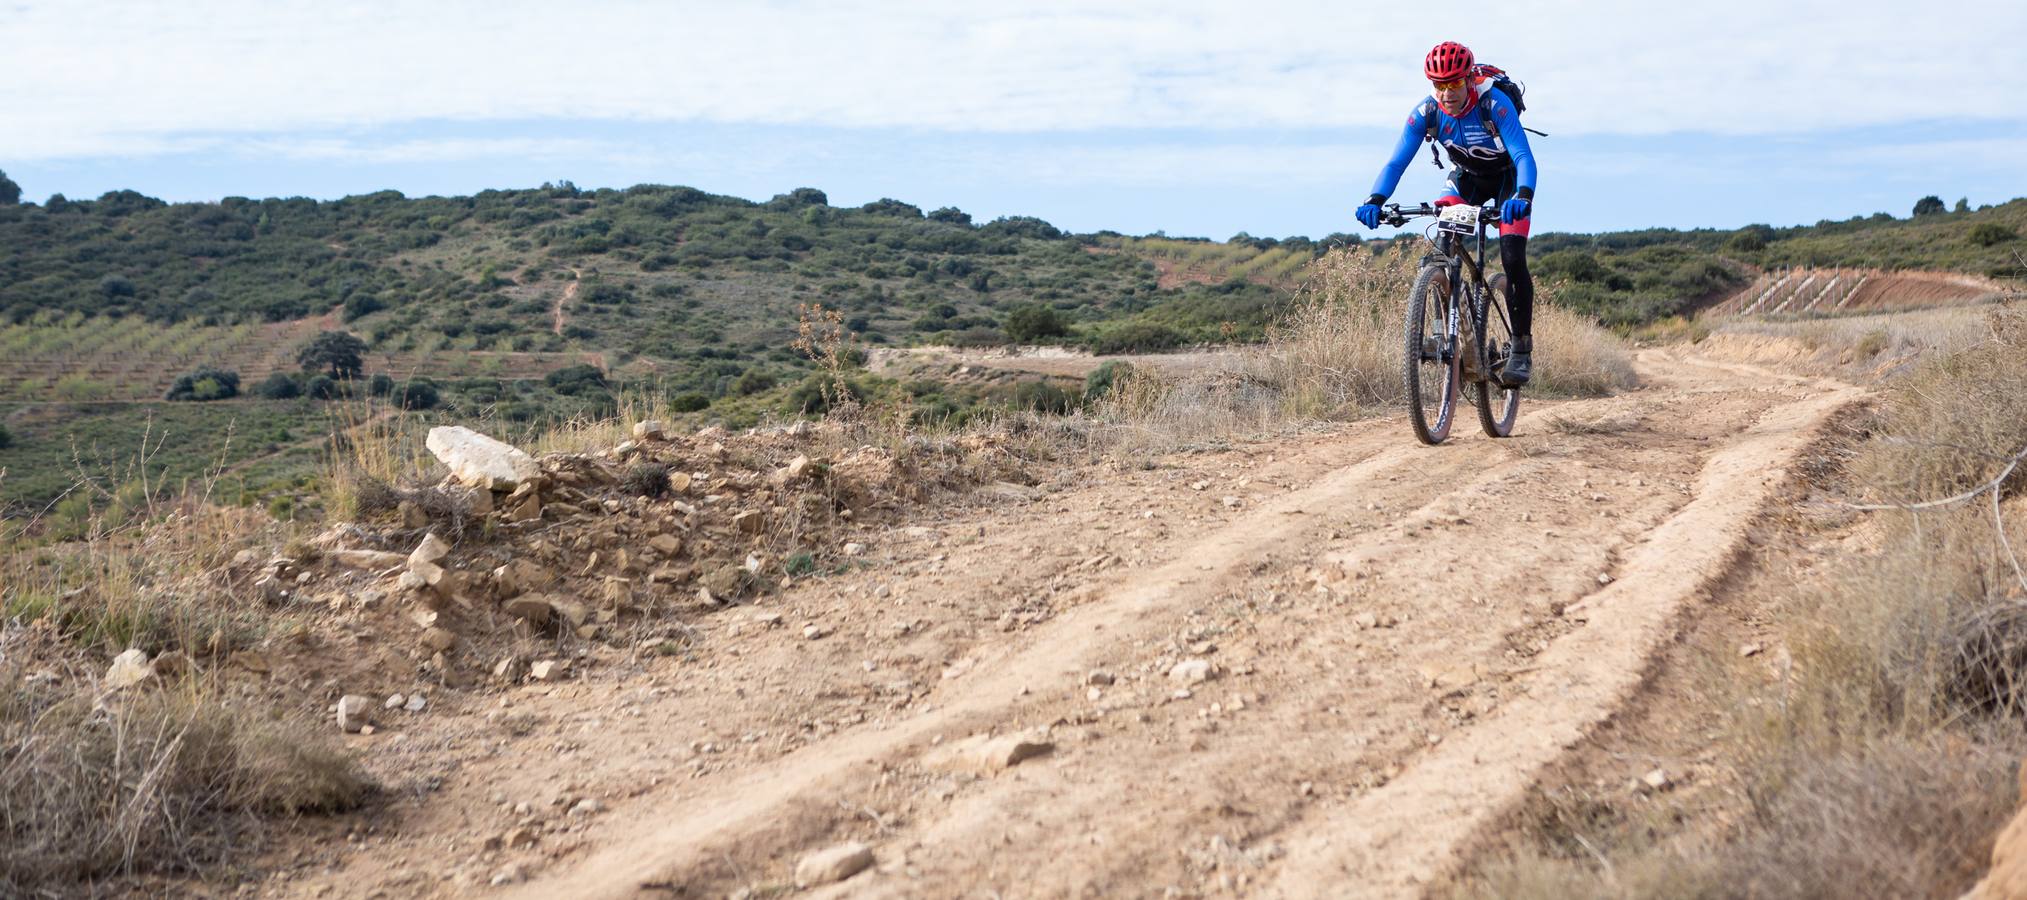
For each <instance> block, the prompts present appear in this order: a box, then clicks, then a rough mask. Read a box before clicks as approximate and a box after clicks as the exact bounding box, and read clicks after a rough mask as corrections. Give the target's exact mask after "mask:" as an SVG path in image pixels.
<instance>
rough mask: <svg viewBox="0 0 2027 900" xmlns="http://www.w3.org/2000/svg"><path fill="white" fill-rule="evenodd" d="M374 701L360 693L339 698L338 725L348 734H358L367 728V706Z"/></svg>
mask: <svg viewBox="0 0 2027 900" xmlns="http://www.w3.org/2000/svg"><path fill="white" fill-rule="evenodd" d="M372 705H373V701H371V700H368V699H366V698H365V697H361V696H359V695H358V694H346V695H345V696H343V697H340V698H338V727H339V728H342V729H344V730H345V733H346V734H358V733H359V732H360V731H362V730H363V729H365V728H366V714H367V708H368V707H370V706H372Z"/></svg>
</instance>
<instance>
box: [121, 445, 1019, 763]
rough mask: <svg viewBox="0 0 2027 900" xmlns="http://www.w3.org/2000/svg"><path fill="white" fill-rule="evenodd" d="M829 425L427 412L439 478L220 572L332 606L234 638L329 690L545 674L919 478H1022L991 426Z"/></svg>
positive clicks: (858, 540) (681, 629)
mask: <svg viewBox="0 0 2027 900" xmlns="http://www.w3.org/2000/svg"><path fill="white" fill-rule="evenodd" d="M841 440H842V434H841V432H839V431H838V430H837V429H835V428H831V427H826V426H810V425H807V424H803V425H797V426H792V427H789V428H782V429H774V430H771V431H764V432H751V433H747V434H740V435H730V434H727V433H725V432H724V431H722V430H720V429H716V428H710V429H705V430H704V431H701V432H699V433H697V434H695V435H691V436H675V435H671V434H669V433H667V431H666V430H665V428H664V427H663V426H662V425H661V424H660V423H657V422H642V423H640V424H638V425H637V426H635V428H634V439H632V440H628V441H625V442H622V443H620V444H619V445H617V446H615V447H612V448H610V449H607V450H603V451H600V452H596V453H587V454H547V455H543V456H539V457H536V456H530V455H529V454H527V453H524V452H523V451H521V450H519V449H517V448H514V447H512V446H509V445H507V444H504V443H502V442H499V441H496V440H493V439H492V438H489V437H486V436H485V435H482V434H479V433H477V432H473V431H470V430H468V429H464V428H458V427H440V428H436V429H433V430H432V431H431V433H430V436H429V441H428V445H429V447H430V449H431V451H432V452H434V453H435V454H436V456H437V458H438V459H439V460H440V461H441V462H442V463H443V464H444V466H445V468H446V469H447V470H448V471H449V475H448V476H447V477H446V478H444V479H443V481H442V482H441V483H439V484H435V485H431V486H420V487H406V488H402V487H394V486H386V485H369V486H368V487H366V488H365V489H364V490H362V496H361V507H362V509H365V510H369V511H371V514H370V515H369V516H368V517H367V519H366V520H365V521H362V522H357V523H346V524H341V525H337V526H334V527H332V528H330V529H328V530H326V531H325V532H324V533H322V534H320V535H318V536H317V537H316V538H315V539H314V540H312V541H310V542H308V544H307V546H304V545H301V544H299V545H298V546H297V547H296V548H295V550H296V552H295V553H294V554H293V555H288V554H285V555H279V556H274V557H268V558H264V557H262V556H261V555H259V554H254V553H252V552H251V551H247V552H243V553H241V554H240V558H239V559H237V560H235V563H234V565H233V566H232V567H231V568H230V570H229V571H228V572H226V573H222V574H223V577H224V578H226V579H228V580H229V581H232V582H234V583H235V584H236V585H237V586H239V587H240V588H241V589H242V590H244V591H245V592H247V593H251V594H254V595H256V596H258V597H260V598H261V599H262V600H263V601H265V602H266V603H267V604H269V605H271V606H276V607H296V608H302V607H305V606H307V607H308V608H311V609H323V610H328V614H327V615H324V616H323V617H322V620H321V622H320V627H318V628H316V629H314V630H316V631H319V632H323V634H322V635H321V636H320V637H321V639H318V637H303V638H302V639H301V640H299V641H298V642H297V643H298V644H299V646H296V647H294V648H287V647H275V646H263V647H262V648H261V649H260V650H259V651H256V652H252V653H247V654H241V658H242V659H243V661H245V662H246V663H247V664H248V666H249V667H251V668H254V669H256V670H263V669H270V668H271V669H274V670H275V674H276V675H277V677H281V678H282V679H283V680H287V681H294V682H298V683H301V684H302V685H303V686H305V687H309V688H311V689H312V690H313V691H314V690H315V686H316V685H318V684H319V683H321V684H322V685H323V686H324V688H325V690H327V691H330V692H331V693H332V694H334V695H335V694H340V693H342V694H353V693H354V692H357V691H360V690H367V689H370V686H372V685H378V684H405V683H415V682H435V683H440V684H443V685H446V686H451V687H468V686H473V685H476V684H480V683H483V682H485V681H488V680H490V681H493V682H496V683H502V684H505V683H513V682H517V681H521V680H527V679H537V680H553V679H559V678H563V677H567V676H568V674H569V673H570V671H571V670H572V668H573V667H574V666H576V665H579V664H581V661H582V660H585V659H586V658H587V657H590V656H592V655H594V654H593V652H592V651H594V650H595V649H597V648H601V647H602V648H618V649H620V650H622V651H625V652H661V653H683V652H687V651H688V648H689V644H690V643H691V641H692V639H693V637H694V630H693V628H692V627H691V626H690V625H689V624H686V623H688V622H690V621H693V620H694V619H696V618H697V617H700V616H707V615H709V614H711V613H712V612H713V611H716V610H719V609H722V608H725V607H727V606H731V605H737V604H742V603H748V602H752V601H753V600H755V599H757V598H759V597H761V596H764V595H765V594H767V593H768V592H770V591H772V590H775V589H776V588H778V587H779V586H780V585H781V584H782V583H783V582H784V581H786V580H789V579H794V578H798V577H803V576H809V575H815V574H819V573H822V572H825V571H835V570H837V569H838V568H839V567H842V566H847V565H850V564H851V561H852V560H853V559H854V558H855V557H857V556H859V555H860V554H862V553H863V552H864V551H865V548H866V547H865V543H864V542H865V541H868V540H871V538H870V537H864V536H862V533H863V534H864V535H869V534H872V533H874V531H875V530H876V529H874V528H872V527H871V526H873V525H874V524H876V523H878V522H880V521H881V520H883V519H886V518H889V517H891V516H892V515H894V514H895V513H896V511H898V510H901V509H903V508H905V507H906V506H908V505H909V504H911V503H913V502H916V501H919V500H921V499H923V498H924V497H925V496H926V495H927V494H930V493H932V492H935V491H939V490H945V489H950V488H955V487H959V486H964V485H972V484H979V483H983V482H990V481H1004V480H1023V479H1022V476H1021V474H1020V472H1019V471H1018V470H1017V469H1015V468H1013V467H1012V466H1011V464H1010V463H1009V460H1010V459H1011V457H1010V456H1009V455H1008V454H1006V453H1003V452H996V448H995V447H994V446H993V445H992V442H991V441H990V440H989V439H986V438H980V437H967V438H963V439H959V440H954V441H946V442H937V441H927V440H921V439H910V440H908V441H906V442H904V443H903V445H902V446H900V447H899V448H897V449H891V450H890V449H886V448H878V447H871V446H860V447H856V448H851V449H845V450H842V451H840V449H839V445H840V443H841ZM332 632H335V633H332ZM269 643H270V644H272V643H273V642H269ZM316 644H322V645H323V646H324V647H326V648H329V649H335V650H338V651H340V652H338V653H319V652H316V648H315V647H314V646H313V645H316ZM283 657H287V658H283ZM140 662H144V661H136V660H129V661H128V663H127V664H128V665H129V666H132V665H135V664H138V663H140ZM281 670H287V672H288V674H287V675H286V676H283V675H281ZM341 699H343V701H344V702H340V703H339V704H338V707H337V712H338V713H339V716H338V718H339V721H340V725H341V726H343V727H344V728H345V729H346V730H348V731H359V730H364V729H370V728H371V724H370V715H369V714H368V713H367V711H368V710H371V709H376V708H378V707H379V706H380V705H381V703H380V701H379V700H378V699H377V695H376V698H375V699H372V700H371V701H370V702H369V699H368V698H367V697H366V696H364V695H358V696H350V697H345V698H341ZM347 703H350V704H351V706H350V707H348V706H347V705H346V704H347Z"/></svg>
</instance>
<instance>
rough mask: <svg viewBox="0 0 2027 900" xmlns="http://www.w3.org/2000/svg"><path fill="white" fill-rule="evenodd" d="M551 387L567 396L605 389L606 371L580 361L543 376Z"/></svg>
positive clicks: (544, 380)
mask: <svg viewBox="0 0 2027 900" xmlns="http://www.w3.org/2000/svg"><path fill="white" fill-rule="evenodd" d="M542 380H543V382H544V383H546V384H548V385H549V389H550V390H553V391H555V392H556V393H559V394H563V395H566V396H572V397H574V396H577V395H579V394H585V393H591V392H596V391H603V390H605V389H606V387H607V386H608V384H607V382H606V380H605V373H604V372H601V371H599V369H598V367H597V366H594V365H591V364H589V363H578V364H577V365H574V366H567V367H564V368H561V369H557V370H556V371H554V372H550V373H549V374H548V375H546V376H544V377H543V379H542Z"/></svg>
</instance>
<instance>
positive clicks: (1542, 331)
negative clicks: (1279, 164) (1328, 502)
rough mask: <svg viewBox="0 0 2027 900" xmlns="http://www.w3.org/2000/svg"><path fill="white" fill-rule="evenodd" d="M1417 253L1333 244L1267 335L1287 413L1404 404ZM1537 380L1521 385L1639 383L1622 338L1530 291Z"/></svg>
mask: <svg viewBox="0 0 2027 900" xmlns="http://www.w3.org/2000/svg"><path fill="white" fill-rule="evenodd" d="M1415 275H1416V266H1415V260H1412V259H1410V258H1408V257H1407V256H1406V255H1404V254H1398V253H1394V254H1387V255H1385V256H1373V255H1372V254H1370V253H1365V252H1361V251H1358V250H1339V251H1335V252H1332V253H1330V254H1328V255H1326V256H1324V257H1322V258H1321V259H1319V260H1317V261H1316V262H1315V263H1314V264H1313V265H1312V266H1311V267H1310V271H1309V278H1308V279H1307V280H1306V281H1305V282H1304V283H1303V287H1302V289H1301V290H1300V291H1299V292H1298V293H1297V295H1296V300H1295V305H1294V310H1293V311H1292V312H1291V313H1290V315H1289V317H1288V319H1287V321H1286V322H1285V323H1283V324H1282V326H1281V327H1279V328H1277V329H1275V330H1274V331H1273V332H1272V333H1271V334H1270V338H1269V345H1268V356H1269V357H1270V358H1271V359H1272V360H1273V362H1274V366H1273V372H1274V375H1275V377H1276V380H1277V381H1279V382H1280V383H1281V384H1282V385H1283V387H1284V389H1285V391H1286V395H1287V402H1288V404H1289V407H1290V408H1289V412H1290V413H1292V414H1294V415H1298V416H1311V417H1318V418H1338V417H1343V416H1346V415H1352V414H1356V413H1357V412H1359V411H1363V410H1369V409H1371V408H1373V407H1386V406H1395V405H1398V404H1399V403H1401V402H1402V401H1403V399H1404V398H1405V396H1406V395H1405V393H1404V391H1403V388H1402V385H1401V362H1402V355H1403V353H1404V349H1403V348H1404V344H1405V338H1404V334H1403V329H1404V328H1405V327H1406V322H1405V312H1404V311H1405V310H1406V308H1407V300H1408V290H1409V289H1410V287H1412V285H1413V284H1414V280H1415ZM1534 353H1535V364H1534V371H1535V374H1534V380H1533V381H1532V382H1531V383H1530V384H1529V385H1528V389H1527V390H1528V392H1529V393H1530V394H1534V395H1536V396H1548V397H1596V396H1602V395H1605V394H1610V393H1613V392H1615V391H1621V390H1629V389H1631V388H1633V387H1635V386H1637V385H1638V378H1637V377H1636V376H1635V375H1634V372H1633V360H1632V354H1631V351H1630V349H1629V348H1628V346H1627V344H1626V342H1625V341H1624V340H1623V339H1621V338H1620V337H1618V336H1617V335H1614V334H1612V333H1611V332H1609V331H1606V330H1605V329H1603V328H1601V327H1599V326H1598V324H1597V323H1595V322H1593V321H1591V320H1589V319H1586V318H1584V317H1583V316H1581V315H1578V314H1576V313H1574V312H1571V311H1569V310H1567V309H1564V308H1562V307H1560V306H1557V305H1556V304H1555V295H1554V290H1553V288H1551V287H1547V286H1542V287H1539V288H1538V289H1537V292H1536V297H1535V309H1534Z"/></svg>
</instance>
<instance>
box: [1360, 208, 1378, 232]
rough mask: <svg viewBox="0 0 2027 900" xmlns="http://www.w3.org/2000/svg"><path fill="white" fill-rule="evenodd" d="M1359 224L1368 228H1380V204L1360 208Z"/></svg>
mask: <svg viewBox="0 0 2027 900" xmlns="http://www.w3.org/2000/svg"><path fill="white" fill-rule="evenodd" d="M1357 215H1358V223H1359V224H1360V225H1364V226H1365V227H1367V228H1378V227H1379V204H1377V203H1368V204H1366V205H1364V206H1361V207H1359V208H1358V213H1357Z"/></svg>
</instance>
